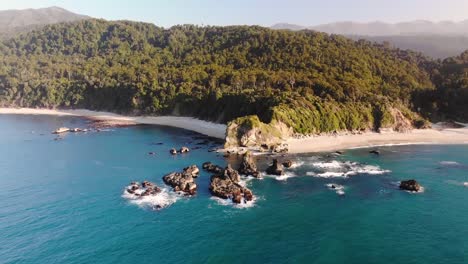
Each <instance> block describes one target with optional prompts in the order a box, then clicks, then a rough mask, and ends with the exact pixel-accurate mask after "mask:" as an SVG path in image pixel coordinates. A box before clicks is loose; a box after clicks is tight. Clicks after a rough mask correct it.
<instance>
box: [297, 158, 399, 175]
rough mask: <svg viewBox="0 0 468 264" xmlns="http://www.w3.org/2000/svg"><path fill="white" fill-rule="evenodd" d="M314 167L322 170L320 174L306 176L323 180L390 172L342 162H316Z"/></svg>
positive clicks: (374, 167) (312, 173)
mask: <svg viewBox="0 0 468 264" xmlns="http://www.w3.org/2000/svg"><path fill="white" fill-rule="evenodd" d="M312 166H313V167H315V168H316V169H318V170H320V171H319V172H315V171H310V172H307V173H306V175H308V176H314V177H321V178H335V177H342V178H346V177H349V176H353V175H358V174H368V175H379V174H385V173H389V172H390V171H389V170H383V169H381V168H380V167H379V166H374V165H365V164H360V163H357V162H350V161H346V162H340V161H336V160H334V161H327V162H314V163H312Z"/></svg>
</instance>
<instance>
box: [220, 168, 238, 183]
mask: <svg viewBox="0 0 468 264" xmlns="http://www.w3.org/2000/svg"><path fill="white" fill-rule="evenodd" d="M224 177H226V178H229V179H231V181H233V182H235V183H237V182H240V175H239V172H238V171H236V170H235V169H233V168H232V167H231V164H228V165H227V167H226V169H224Z"/></svg>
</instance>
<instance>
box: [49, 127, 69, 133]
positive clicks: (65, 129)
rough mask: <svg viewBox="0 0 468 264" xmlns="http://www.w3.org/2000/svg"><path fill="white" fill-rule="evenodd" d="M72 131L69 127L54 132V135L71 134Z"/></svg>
mask: <svg viewBox="0 0 468 264" xmlns="http://www.w3.org/2000/svg"><path fill="white" fill-rule="evenodd" d="M70 131H71V130H70V128H68V127H60V128H58V129H57V130H55V131H54V132H52V134H61V133H66V132H70Z"/></svg>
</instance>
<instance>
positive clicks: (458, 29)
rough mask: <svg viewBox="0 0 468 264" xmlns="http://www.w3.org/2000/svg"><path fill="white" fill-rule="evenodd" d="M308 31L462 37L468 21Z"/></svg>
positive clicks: (342, 26) (340, 25)
mask: <svg viewBox="0 0 468 264" xmlns="http://www.w3.org/2000/svg"><path fill="white" fill-rule="evenodd" d="M309 29H313V30H317V31H320V32H326V33H329V34H341V35H363V36H393V35H462V36H468V20H464V21H461V22H452V21H441V22H431V21H426V20H416V21H410V22H401V23H396V24H390V23H384V22H379V21H376V22H370V23H356V22H337V23H330V24H323V25H318V26H313V27H309Z"/></svg>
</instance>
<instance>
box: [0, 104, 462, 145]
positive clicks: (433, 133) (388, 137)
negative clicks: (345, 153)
mask: <svg viewBox="0 0 468 264" xmlns="http://www.w3.org/2000/svg"><path fill="white" fill-rule="evenodd" d="M0 114H23V115H57V116H80V117H85V118H89V119H95V120H102V121H113V122H122V123H125V124H128V123H134V124H148V125H163V126H171V127H177V128H183V129H187V130H191V131H195V132H197V133H200V134H203V135H207V136H210V137H214V138H219V139H223V140H224V139H225V133H226V125H224V124H216V123H212V122H208V121H204V120H200V119H196V118H193V117H178V116H123V115H119V114H115V113H110V112H99V111H91V110H86V109H75V110H60V109H40V108H37V109H36V108H0ZM434 127H435V128H431V129H419V130H418V129H415V130H412V131H410V132H407V133H400V132H382V133H375V132H365V133H362V134H347V135H346V134H345V135H337V136H333V135H318V136H310V137H305V138H300V139H297V138H289V139H287V140H286V141H285V143H287V144H288V145H289V151H288V153H291V154H297V153H311V152H327V151H337V150H345V149H353V148H367V147H378V146H386V145H429V144H468V126H467V125H465V127H464V128H443V127H440V126H437V125H436V126H434Z"/></svg>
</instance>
